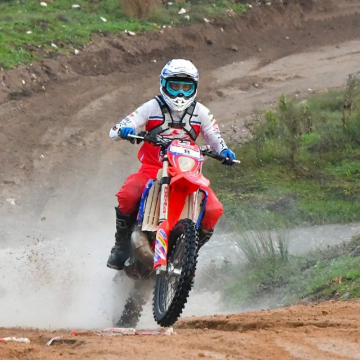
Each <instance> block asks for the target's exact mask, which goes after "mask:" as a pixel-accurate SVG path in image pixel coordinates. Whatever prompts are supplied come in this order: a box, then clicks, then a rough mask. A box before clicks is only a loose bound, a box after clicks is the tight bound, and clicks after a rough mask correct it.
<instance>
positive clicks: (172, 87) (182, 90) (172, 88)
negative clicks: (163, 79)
mask: <svg viewBox="0 0 360 360" xmlns="http://www.w3.org/2000/svg"><path fill="white" fill-rule="evenodd" d="M166 90H167V91H168V93H169V94H171V95H172V96H179V95H180V94H182V95H183V96H185V97H189V96H191V95H193V94H194V92H195V83H193V82H189V81H171V80H170V81H168V82H167V83H166Z"/></svg>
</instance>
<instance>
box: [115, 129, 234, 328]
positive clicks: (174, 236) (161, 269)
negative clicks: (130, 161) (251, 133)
mask: <svg viewBox="0 0 360 360" xmlns="http://www.w3.org/2000/svg"><path fill="white" fill-rule="evenodd" d="M128 137H129V138H130V139H129V140H130V141H131V142H132V143H135V141H136V142H137V143H138V144H139V143H140V142H142V141H147V142H150V143H152V144H154V145H155V146H159V147H160V149H161V150H160V151H161V155H162V163H163V167H162V169H160V170H159V172H158V176H157V179H153V180H149V181H148V183H147V185H146V187H145V189H144V191H143V193H142V196H141V200H140V206H139V211H138V217H137V225H136V226H135V228H134V230H133V232H132V235H131V245H132V254H131V256H130V258H129V259H128V260H127V261H126V262H125V267H124V271H125V273H126V275H127V276H129V277H130V278H132V279H136V280H140V281H138V282H136V283H135V287H134V289H133V290H132V291H131V293H130V296H129V297H128V300H127V302H126V304H125V310H124V312H123V314H122V316H121V319H120V320H119V321H118V322H117V324H116V326H118V327H124V326H131V327H134V326H136V324H137V321H138V319H139V316H140V314H141V311H142V306H143V305H144V304H145V303H146V302H147V300H148V298H149V297H150V291H151V289H152V288H154V291H153V315H154V319H155V321H156V322H157V323H158V324H159V325H161V326H164V327H166V326H171V325H173V324H174V323H175V322H176V321H177V319H178V318H179V316H180V315H181V313H182V311H183V309H184V307H185V304H186V302H187V298H188V296H189V292H190V290H191V288H192V286H193V282H194V277H195V270H196V264H197V256H198V250H199V244H198V238H199V230H198V228H199V226H200V222H201V219H202V217H203V214H204V211H205V206H206V200H207V196H208V195H207V192H206V190H203V189H206V188H207V187H208V186H209V185H210V181H209V180H207V179H206V178H205V177H204V176H203V175H202V164H203V161H204V156H209V157H212V158H214V159H217V160H220V161H224V160H227V161H228V162H229V161H230V162H233V163H239V162H240V161H237V160H232V161H231V160H230V159H228V158H226V157H224V156H221V155H219V154H217V153H215V152H213V151H210V149H209V148H208V147H205V148H202V149H200V147H199V146H198V145H197V144H196V143H195V142H193V141H191V140H180V139H168V138H165V137H162V136H161V135H152V134H149V133H146V132H141V133H139V134H138V135H129V136H128ZM154 282H155V287H154Z"/></svg>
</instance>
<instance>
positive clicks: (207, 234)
mask: <svg viewBox="0 0 360 360" xmlns="http://www.w3.org/2000/svg"><path fill="white" fill-rule="evenodd" d="M213 233H214V229H211V230H209V231H207V230H205V229H203V227H202V226H199V242H198V251H199V250H200V248H201V247H202V246H204V245H205V244H206V243H207V242H208V241H209V240H210V238H211V236H212V235H213Z"/></svg>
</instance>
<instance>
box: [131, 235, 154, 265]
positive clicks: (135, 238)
mask: <svg viewBox="0 0 360 360" xmlns="http://www.w3.org/2000/svg"><path fill="white" fill-rule="evenodd" d="M131 246H132V248H133V251H134V254H135V256H136V257H137V258H138V259H139V260H140V261H141V262H143V263H144V264H145V265H147V266H149V267H151V268H152V266H153V263H154V252H153V251H152V249H151V247H150V244H149V240H148V238H147V236H146V235H145V233H143V232H142V231H141V230H140V229H139V228H136V229H135V230H134V231H133V233H132V234H131Z"/></svg>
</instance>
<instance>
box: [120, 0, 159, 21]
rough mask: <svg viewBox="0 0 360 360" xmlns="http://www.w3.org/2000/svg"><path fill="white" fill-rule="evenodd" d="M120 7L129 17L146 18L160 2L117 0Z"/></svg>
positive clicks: (152, 0)
mask: <svg viewBox="0 0 360 360" xmlns="http://www.w3.org/2000/svg"><path fill="white" fill-rule="evenodd" d="M119 4H120V8H121V10H122V12H123V13H124V15H126V16H127V17H129V18H136V19H140V20H148V19H149V18H150V17H151V16H152V14H153V12H154V11H156V10H157V9H158V8H159V6H160V5H161V2H160V1H158V0H131V1H129V0H119Z"/></svg>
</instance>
